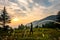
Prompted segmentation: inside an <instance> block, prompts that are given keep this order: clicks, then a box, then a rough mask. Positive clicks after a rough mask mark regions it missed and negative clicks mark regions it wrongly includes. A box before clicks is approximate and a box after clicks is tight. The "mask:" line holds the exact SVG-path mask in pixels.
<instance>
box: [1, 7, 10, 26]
mask: <svg viewBox="0 0 60 40" xmlns="http://www.w3.org/2000/svg"><path fill="white" fill-rule="evenodd" d="M0 22H1V23H0V24H1V25H2V26H3V27H5V25H6V24H7V23H10V17H9V15H8V13H7V11H6V8H5V7H4V9H3V11H2V14H1V15H0Z"/></svg>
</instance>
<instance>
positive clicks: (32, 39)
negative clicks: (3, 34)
mask: <svg viewBox="0 0 60 40" xmlns="http://www.w3.org/2000/svg"><path fill="white" fill-rule="evenodd" d="M29 30H30V29H25V30H15V31H14V32H13V33H12V34H11V35H10V36H9V37H7V39H8V40H14V39H15V40H55V39H56V40H60V30H59V29H51V28H34V29H33V34H31V35H30V31H29Z"/></svg>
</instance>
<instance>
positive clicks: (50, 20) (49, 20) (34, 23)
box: [27, 15, 57, 27]
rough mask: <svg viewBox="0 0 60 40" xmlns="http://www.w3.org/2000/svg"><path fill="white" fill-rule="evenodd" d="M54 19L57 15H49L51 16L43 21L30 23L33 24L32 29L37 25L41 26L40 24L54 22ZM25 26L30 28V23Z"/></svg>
mask: <svg viewBox="0 0 60 40" xmlns="http://www.w3.org/2000/svg"><path fill="white" fill-rule="evenodd" d="M56 17H57V15H51V16H48V17H46V18H44V19H41V20H37V21H33V22H32V23H33V26H34V27H35V26H37V25H38V26H42V24H45V23H48V22H54V21H56ZM27 26H30V23H28V24H27Z"/></svg>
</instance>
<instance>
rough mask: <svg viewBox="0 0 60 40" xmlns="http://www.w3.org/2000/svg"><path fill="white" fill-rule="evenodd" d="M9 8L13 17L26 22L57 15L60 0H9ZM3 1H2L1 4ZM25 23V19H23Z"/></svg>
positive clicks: (59, 8)
mask: <svg viewBox="0 0 60 40" xmlns="http://www.w3.org/2000/svg"><path fill="white" fill-rule="evenodd" d="M7 2H8V4H7V6H6V7H7V10H8V13H9V14H10V15H11V16H12V17H16V16H17V17H19V18H20V19H21V21H22V20H25V21H26V22H25V21H24V22H25V23H24V24H26V23H28V22H32V21H35V20H40V19H42V18H44V17H47V16H49V15H56V14H57V12H58V11H59V10H60V0H7ZM1 4H2V5H3V1H0V5H1ZM22 23H23V21H22Z"/></svg>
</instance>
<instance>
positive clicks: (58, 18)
mask: <svg viewBox="0 0 60 40" xmlns="http://www.w3.org/2000/svg"><path fill="white" fill-rule="evenodd" d="M57 22H60V11H59V12H58V15H57Z"/></svg>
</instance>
